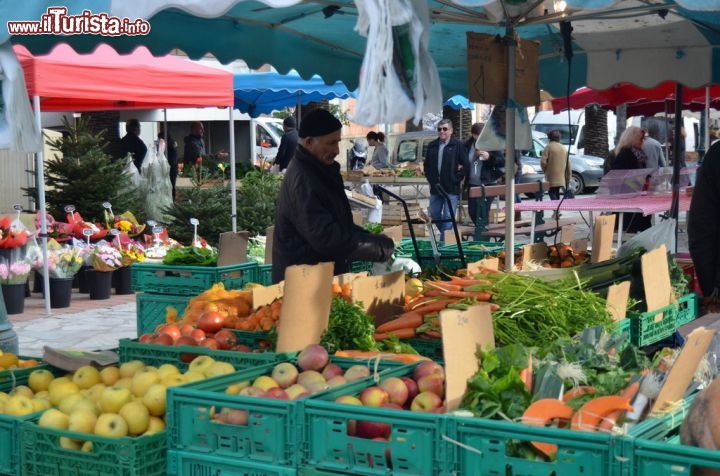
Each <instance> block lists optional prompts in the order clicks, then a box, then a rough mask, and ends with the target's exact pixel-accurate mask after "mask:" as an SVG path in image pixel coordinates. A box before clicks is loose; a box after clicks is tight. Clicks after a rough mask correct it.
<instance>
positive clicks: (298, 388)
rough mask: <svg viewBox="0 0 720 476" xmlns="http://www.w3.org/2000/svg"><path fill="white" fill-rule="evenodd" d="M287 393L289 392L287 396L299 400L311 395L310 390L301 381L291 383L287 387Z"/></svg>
mask: <svg viewBox="0 0 720 476" xmlns="http://www.w3.org/2000/svg"><path fill="white" fill-rule="evenodd" d="M285 393H287V396H288V398H289V399H290V400H297V399H298V398H303V397H307V396H308V395H310V391H309V390H308V389H307V388H305V387H303V386H302V385H300V384H299V383H296V384H293V385H290V386H289V387H288V388H286V389H285Z"/></svg>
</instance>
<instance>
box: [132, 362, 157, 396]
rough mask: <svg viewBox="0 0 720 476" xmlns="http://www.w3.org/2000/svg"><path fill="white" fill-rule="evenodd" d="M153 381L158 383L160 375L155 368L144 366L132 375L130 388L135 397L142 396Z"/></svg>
mask: <svg viewBox="0 0 720 476" xmlns="http://www.w3.org/2000/svg"><path fill="white" fill-rule="evenodd" d="M155 383H160V375H158V372H157V370H155V369H150V368H149V367H146V368H144V369H141V370H139V371H137V372H136V373H135V375H133V377H132V382H131V383H130V390H131V391H132V393H133V395H135V396H136V397H142V396H143V395H145V392H146V391H147V389H148V388H149V387H150V385H152V384H155Z"/></svg>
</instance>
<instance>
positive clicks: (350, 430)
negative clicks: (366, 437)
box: [347, 420, 357, 436]
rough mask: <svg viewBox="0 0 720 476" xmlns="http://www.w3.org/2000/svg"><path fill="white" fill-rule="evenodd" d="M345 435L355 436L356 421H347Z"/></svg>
mask: <svg viewBox="0 0 720 476" xmlns="http://www.w3.org/2000/svg"><path fill="white" fill-rule="evenodd" d="M347 434H348V436H357V420H348V421H347Z"/></svg>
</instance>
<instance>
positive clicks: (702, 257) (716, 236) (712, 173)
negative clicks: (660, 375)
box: [687, 142, 720, 312]
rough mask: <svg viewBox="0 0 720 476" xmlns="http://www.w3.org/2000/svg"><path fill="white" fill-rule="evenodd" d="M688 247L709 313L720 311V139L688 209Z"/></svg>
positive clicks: (703, 168)
mask: <svg viewBox="0 0 720 476" xmlns="http://www.w3.org/2000/svg"><path fill="white" fill-rule="evenodd" d="M687 231H688V249H689V251H690V256H691V257H692V261H693V265H694V266H695V276H697V279H698V282H699V283H700V288H701V289H702V293H703V296H704V301H703V302H704V307H705V311H706V312H720V296H719V294H720V142H716V143H715V144H713V145H712V146H711V147H710V149H709V150H708V151H707V154H705V158H704V159H703V162H702V166H701V167H700V168H699V169H698V171H697V176H696V179H695V189H694V190H693V194H692V201H691V202H690V211H689V212H688V225H687Z"/></svg>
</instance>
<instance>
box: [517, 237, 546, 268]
mask: <svg viewBox="0 0 720 476" xmlns="http://www.w3.org/2000/svg"><path fill="white" fill-rule="evenodd" d="M522 250H523V259H522V269H529V268H528V264H529V263H530V262H533V263H542V262H543V261H544V260H545V259H546V258H547V256H548V246H547V243H545V242H540V243H533V244H530V245H525V246H523V248H522Z"/></svg>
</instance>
